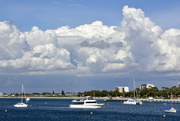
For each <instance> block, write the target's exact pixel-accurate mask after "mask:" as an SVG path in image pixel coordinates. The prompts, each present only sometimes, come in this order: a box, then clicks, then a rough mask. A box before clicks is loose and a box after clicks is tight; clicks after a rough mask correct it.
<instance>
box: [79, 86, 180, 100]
mask: <svg viewBox="0 0 180 121" xmlns="http://www.w3.org/2000/svg"><path fill="white" fill-rule="evenodd" d="M78 96H95V97H136V98H148V97H154V98H164V99H169V98H171V97H172V96H173V98H177V97H180V88H179V87H176V86H173V87H171V88H168V87H162V88H161V90H159V89H158V88H157V87H151V88H144V89H140V88H136V89H135V90H134V91H129V92H119V91H118V90H112V91H107V90H102V91H99V90H91V91H85V92H83V93H78Z"/></svg>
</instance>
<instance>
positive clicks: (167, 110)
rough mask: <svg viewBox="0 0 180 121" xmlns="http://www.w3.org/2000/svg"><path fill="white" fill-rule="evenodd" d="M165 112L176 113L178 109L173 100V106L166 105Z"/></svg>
mask: <svg viewBox="0 0 180 121" xmlns="http://www.w3.org/2000/svg"><path fill="white" fill-rule="evenodd" d="M171 97H172V93H171ZM164 112H168V113H176V109H175V108H174V107H173V102H172V101H171V107H169V106H166V107H164Z"/></svg>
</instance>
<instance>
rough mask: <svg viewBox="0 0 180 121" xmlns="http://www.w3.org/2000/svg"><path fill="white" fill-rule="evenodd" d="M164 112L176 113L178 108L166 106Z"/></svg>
mask: <svg viewBox="0 0 180 121" xmlns="http://www.w3.org/2000/svg"><path fill="white" fill-rule="evenodd" d="M164 112H168V113H176V109H175V108H173V107H165V108H164Z"/></svg>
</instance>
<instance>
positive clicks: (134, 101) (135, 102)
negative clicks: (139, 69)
mask: <svg viewBox="0 0 180 121" xmlns="http://www.w3.org/2000/svg"><path fill="white" fill-rule="evenodd" d="M134 86H135V81H134V77H133V88H134V98H128V100H127V101H124V102H123V104H129V105H142V101H141V100H138V99H136V98H135V97H136V96H135V92H136V89H135V87H134Z"/></svg>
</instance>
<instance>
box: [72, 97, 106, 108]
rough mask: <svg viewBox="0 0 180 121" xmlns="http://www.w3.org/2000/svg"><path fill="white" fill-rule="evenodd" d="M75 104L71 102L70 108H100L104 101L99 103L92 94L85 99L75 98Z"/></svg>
mask: <svg viewBox="0 0 180 121" xmlns="http://www.w3.org/2000/svg"><path fill="white" fill-rule="evenodd" d="M72 102H73V104H70V105H69V107H70V108H85V109H98V108H102V106H103V105H104V104H103V103H97V101H96V100H95V99H93V97H91V96H87V97H86V99H84V100H73V101H72Z"/></svg>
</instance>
